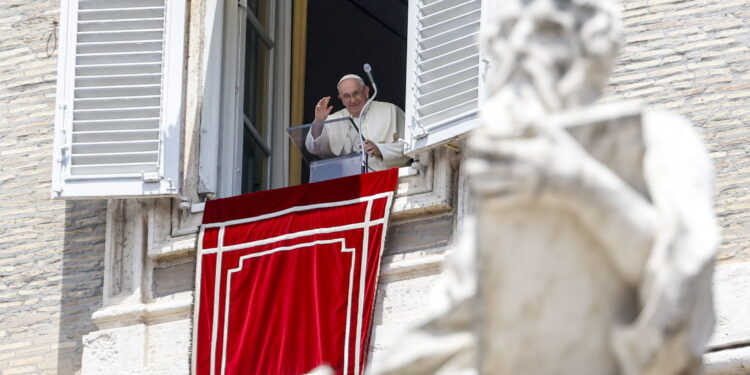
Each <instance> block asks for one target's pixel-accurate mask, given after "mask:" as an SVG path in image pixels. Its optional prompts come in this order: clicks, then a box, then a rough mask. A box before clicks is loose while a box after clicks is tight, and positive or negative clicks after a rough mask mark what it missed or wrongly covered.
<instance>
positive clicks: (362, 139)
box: [355, 64, 378, 173]
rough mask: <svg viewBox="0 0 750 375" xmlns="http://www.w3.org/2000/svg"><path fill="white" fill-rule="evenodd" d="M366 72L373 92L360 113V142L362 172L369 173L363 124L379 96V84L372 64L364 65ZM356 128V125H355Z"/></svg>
mask: <svg viewBox="0 0 750 375" xmlns="http://www.w3.org/2000/svg"><path fill="white" fill-rule="evenodd" d="M363 68H364V71H365V73H367V77H368V78H370V83H371V84H372V89H373V94H372V96H371V97H370V99H367V103H365V105H364V106H363V107H362V111H361V112H360V113H359V129H358V130H359V144H360V147H361V151H362V173H367V169H368V168H369V165H368V157H369V155H367V152H365V145H364V142H365V136H364V135H363V134H362V130H364V127H363V126H362V125H363V124H364V122H365V115H366V114H367V110H369V109H370V103H372V101H373V100H375V97H376V96H378V86H377V85H376V84H375V80H374V79H372V68H371V67H370V64H365V65H364V66H363ZM355 128H356V126H355Z"/></svg>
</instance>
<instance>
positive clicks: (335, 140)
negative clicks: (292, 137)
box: [305, 101, 410, 171]
mask: <svg viewBox="0 0 750 375" xmlns="http://www.w3.org/2000/svg"><path fill="white" fill-rule="evenodd" d="M349 116H351V114H350V113H349V110H347V109H346V108H344V109H342V110H340V111H337V112H334V113H332V114H330V115H329V116H328V118H326V120H334V119H337V118H342V117H349ZM352 118H354V123H355V124H357V126H359V127H360V128H361V129H362V135H364V137H365V139H369V140H371V141H372V142H373V143H375V144H376V145H377V146H378V148H379V149H380V153H381V154H383V157H382V158H381V157H376V156H372V155H371V156H370V158H369V160H368V164H369V166H370V168H372V169H373V170H376V171H380V170H384V169H388V168H394V167H403V166H406V165H408V163H409V160H410V159H409V157H408V156H405V155H404V142H403V141H400V140H399V135H400V134H403V132H404V111H402V110H401V108H399V107H397V106H395V105H393V104H391V103H385V102H377V101H373V102H372V103H370V107H369V109H367V112H366V113H365V117H364V118H365V121H364V124H360V122H359V118H358V117H353V116H352ZM342 124H344V123H334V124H326V125H324V126H323V132H322V133H321V134H320V136H319V137H318V138H315V139H313V136H312V132H309V133H307V139H305V147H306V148H307V150H308V151H310V153H312V154H314V155H318V156H320V157H324V158H329V157H336V156H340V155H346V154H349V153H352V152H359V150H360V140H359V139H358V138H357V137H358V135H357V130H356V129H354V127H352V126H350V125H348V124H345V125H342Z"/></svg>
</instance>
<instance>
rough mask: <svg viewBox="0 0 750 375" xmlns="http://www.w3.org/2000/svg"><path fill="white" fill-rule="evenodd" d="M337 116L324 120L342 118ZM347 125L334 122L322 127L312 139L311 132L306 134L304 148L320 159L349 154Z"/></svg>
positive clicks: (349, 145) (349, 144)
mask: <svg viewBox="0 0 750 375" xmlns="http://www.w3.org/2000/svg"><path fill="white" fill-rule="evenodd" d="M342 117H343V116H341V115H339V114H336V113H334V114H332V115H330V116H328V118H326V120H334V119H337V118H342ZM348 135H349V129H348V124H346V123H345V122H336V123H332V124H325V125H323V131H322V132H321V133H320V136H319V137H318V138H313V135H312V130H311V131H310V132H308V133H307V138H306V139H305V147H306V148H307V150H308V151H310V153H312V154H314V155H317V156H321V157H333V156H339V155H342V154H345V153H348V152H351V148H352V146H351V142H350V141H349V136H348Z"/></svg>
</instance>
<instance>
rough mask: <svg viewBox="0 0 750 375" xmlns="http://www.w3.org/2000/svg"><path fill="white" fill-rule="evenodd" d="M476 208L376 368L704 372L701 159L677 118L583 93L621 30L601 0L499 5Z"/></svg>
mask: <svg viewBox="0 0 750 375" xmlns="http://www.w3.org/2000/svg"><path fill="white" fill-rule="evenodd" d="M494 7H495V8H496V9H497V13H496V14H493V15H491V16H490V17H488V19H490V22H489V25H486V26H487V27H485V28H484V29H483V33H482V40H481V42H482V48H483V49H484V53H485V54H486V55H487V56H488V57H489V58H490V60H491V63H492V68H491V71H490V75H489V76H488V86H489V95H490V97H489V98H488V100H487V101H486V102H485V105H484V106H483V108H482V121H483V127H482V128H480V129H478V130H477V131H475V132H474V133H473V134H472V135H471V136H470V138H469V141H468V150H467V153H468V159H467V162H466V164H465V168H466V173H468V174H469V176H470V179H471V180H470V181H471V186H472V192H473V195H472V200H473V207H474V208H473V209H474V212H473V214H472V215H471V217H469V219H468V220H466V222H465V223H464V229H463V231H462V233H463V234H462V239H461V240H460V241H459V243H458V244H457V246H456V248H455V250H454V251H453V252H452V254H450V255H449V257H448V260H447V261H446V270H445V277H444V279H443V281H442V282H443V283H442V284H441V285H440V286H438V287H437V288H436V291H435V302H436V306H434V309H433V311H432V315H431V316H430V318H429V319H428V320H425V321H424V322H422V323H421V324H420V325H419V326H417V327H415V328H414V329H413V330H412V331H410V332H408V333H407V334H405V335H404V337H402V338H401V339H400V340H399V341H397V342H396V343H395V344H394V345H393V346H392V347H391V349H390V350H389V351H388V353H386V354H385V355H384V356H383V360H382V361H381V362H380V363H374V364H373V367H374V368H373V370H374V371H373V372H374V373H377V374H475V373H482V374H624V375H634V374H659V375H670V374H702V373H703V364H702V355H703V352H704V350H705V345H706V343H707V341H708V339H709V337H710V335H711V332H712V330H713V324H714V317H713V303H712V296H711V277H712V270H713V257H714V254H715V251H716V247H717V245H718V240H719V239H718V229H717V225H716V221H715V216H714V213H713V169H712V165H711V162H710V160H709V158H708V156H707V153H706V151H705V149H704V147H703V146H702V144H701V142H700V140H699V138H698V137H697V136H696V134H695V133H694V132H693V130H692V129H691V126H690V124H689V123H688V122H687V121H686V120H684V119H683V118H681V117H679V116H677V115H675V114H671V113H667V112H661V111H653V110H647V109H643V108H642V107H641V106H640V105H638V104H634V103H607V104H592V103H593V102H594V101H595V100H597V99H598V98H599V96H600V95H601V92H602V91H603V88H604V87H605V85H606V81H607V76H608V74H609V70H610V68H611V65H612V64H613V61H614V60H615V57H616V53H617V49H618V41H619V37H620V33H621V29H620V23H619V14H618V12H617V11H616V10H615V8H614V5H613V4H610V3H609V2H608V1H604V0H506V1H496V4H494Z"/></svg>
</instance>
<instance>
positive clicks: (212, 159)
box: [198, 0, 292, 197]
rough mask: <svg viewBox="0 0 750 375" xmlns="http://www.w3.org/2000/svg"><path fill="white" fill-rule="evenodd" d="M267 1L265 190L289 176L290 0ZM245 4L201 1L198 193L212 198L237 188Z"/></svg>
mask: <svg viewBox="0 0 750 375" xmlns="http://www.w3.org/2000/svg"><path fill="white" fill-rule="evenodd" d="M269 3H271V4H270V8H269V12H270V13H271V14H270V15H269V17H270V18H269V22H268V28H267V31H268V33H269V34H270V36H271V38H272V40H273V43H274V47H273V48H271V49H269V53H270V61H271V62H270V66H269V71H268V75H267V76H266V77H264V78H265V79H266V80H268V81H269V82H267V85H268V87H269V89H268V91H269V92H268V93H267V94H268V96H269V100H268V103H266V105H267V109H266V110H267V112H268V114H269V115H268V122H267V124H266V126H267V127H268V131H267V134H266V136H265V142H266V144H267V145H269V148H270V149H271V155H270V156H269V157H268V161H267V163H268V165H267V168H268V171H269V172H268V173H269V175H268V179H267V181H268V183H267V186H265V187H264V188H266V189H270V188H278V187H283V186H286V184H287V182H288V180H289V177H288V170H289V166H288V154H289V145H288V142H287V139H286V134H285V131H284V129H285V128H286V126H285V125H286V124H288V122H289V117H290V115H289V103H290V98H289V92H290V84H289V82H290V74H291V70H290V65H291V59H290V57H291V9H292V8H291V5H292V4H291V2H290V1H287V0H281V1H270V2H269ZM245 6H246V5H245V2H244V1H243V0H228V1H225V0H209V1H207V3H206V7H207V14H206V23H205V30H204V32H205V35H206V36H207V38H206V40H207V42H208V43H207V46H206V47H205V48H204V59H203V60H204V69H205V70H204V74H205V77H206V81H205V85H204V86H205V90H204V101H203V113H202V118H201V123H202V125H201V127H202V129H201V145H200V166H199V180H200V183H199V191H198V192H199V193H200V194H203V195H208V196H211V197H229V196H232V195H237V194H239V193H240V192H241V186H242V175H241V174H242V173H241V168H242V136H243V134H242V133H243V131H244V127H245V124H244V120H243V118H242V117H243V114H244V112H243V108H242V105H243V95H244V93H243V86H242V85H243V84H244V83H243V82H242V78H243V77H242V75H243V72H242V71H241V69H240V67H243V65H242V63H243V59H244V46H245V40H244V35H245V29H244V28H245V27H252V26H250V23H249V22H248V21H247V18H246V17H245V16H244V14H243V11H242V10H241V7H245ZM246 9H248V8H246ZM248 10H249V9H248ZM218 46H221V47H220V48H217V47H218ZM217 59H218V60H219V62H216V60H217ZM217 98H218V99H217ZM232 124H234V125H232Z"/></svg>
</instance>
